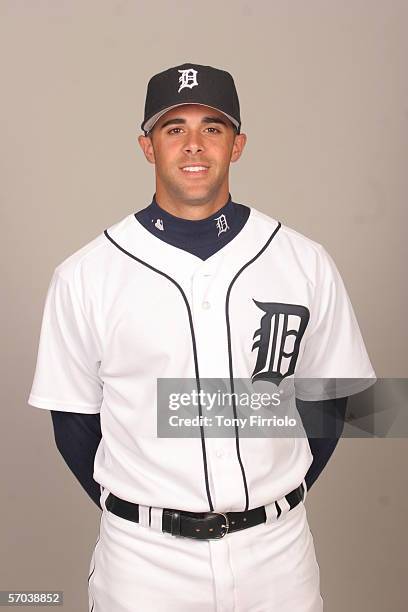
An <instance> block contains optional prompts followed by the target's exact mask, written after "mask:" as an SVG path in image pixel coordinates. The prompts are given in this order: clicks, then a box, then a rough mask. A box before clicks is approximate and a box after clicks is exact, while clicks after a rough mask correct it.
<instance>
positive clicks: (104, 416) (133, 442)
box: [29, 63, 375, 612]
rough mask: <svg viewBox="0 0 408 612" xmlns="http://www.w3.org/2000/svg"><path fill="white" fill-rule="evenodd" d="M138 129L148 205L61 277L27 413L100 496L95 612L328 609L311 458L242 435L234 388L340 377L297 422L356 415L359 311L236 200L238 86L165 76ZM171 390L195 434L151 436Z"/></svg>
mask: <svg viewBox="0 0 408 612" xmlns="http://www.w3.org/2000/svg"><path fill="white" fill-rule="evenodd" d="M142 130H144V132H145V133H144V135H142V136H140V137H139V144H140V146H141V148H142V150H143V153H144V155H145V157H146V159H147V161H148V162H149V163H151V164H153V165H154V168H155V179H156V190H155V194H154V197H153V200H152V202H151V204H150V205H149V206H148V207H146V208H144V209H142V210H141V211H139V212H137V213H135V214H131V215H128V216H126V217H125V218H123V219H122V220H120V221H119V222H117V223H115V224H114V225H113V226H112V227H110V228H108V229H107V230H105V231H104V232H103V233H101V234H100V235H99V236H97V237H96V238H95V239H94V240H93V241H91V242H90V243H88V244H87V245H85V246H84V247H83V248H82V249H80V250H79V251H77V252H76V253H74V254H73V255H71V256H70V257H68V258H67V259H66V260H65V261H63V262H62V263H61V264H60V265H59V266H57V268H56V269H55V272H54V275H53V278H52V280H51V283H50V287H49V290H48V294H47V300H46V304H45V308H44V315H43V323H42V329H41V338H40V345H39V351H38V358H37V366H36V371H35V377H34V381H33V387H32V389H31V393H30V397H29V403H30V404H31V405H32V406H37V407H39V408H46V409H49V410H51V411H52V415H53V422H54V427H55V432H56V440H57V444H59V448H60V450H61V452H62V453H63V454H64V456H66V457H67V458H68V459H67V462H68V464H69V465H70V467H71V469H73V471H74V473H76V474H77V475H78V478H79V479H80V481H81V483H82V484H83V486H84V487H85V488H86V489H87V490H88V491H89V492H90V494H92V496H93V498H94V499H95V497H96V495H95V491H93V492H92V491H91V487H92V482H96V483H98V486H100V491H98V496H99V493H100V499H99V502H100V504H101V508H102V516H101V526H100V534H99V538H98V541H97V543H96V546H95V550H94V553H93V555H92V559H91V566H90V570H91V571H90V576H89V609H90V610H91V611H92V612H131V611H134V610H135V609H138V610H144V611H154V612H162V611H169V610H171V611H172V612H173V611H174V612H185V611H187V610H188V611H189V612H190V611H191V610H192V609H194V610H196V611H203V612H204V611H205V612H210V611H214V612H215V611H216V610H217V612H219V611H221V610H222V611H226V612H227V611H228V612H232V611H234V612H251V611H252V612H255V611H262V612H263V611H265V612H266V611H271V612H272V611H273V612H274V611H279V612H294V611H296V612H318V611H321V610H322V609H323V607H322V606H323V602H322V598H321V595H320V585H319V581H320V580H319V567H318V564H317V561H316V556H315V550H314V544H313V538H312V535H311V533H310V529H309V526H308V522H307V516H306V510H305V505H304V501H305V498H306V491H307V483H306V479H305V477H306V475H307V474H308V473H309V470H310V468H311V466H312V462H313V455H312V452H311V445H309V443H308V440H307V437H305V436H303V437H302V436H297V437H290V436H284V437H279V436H274V435H272V434H271V433H270V430H268V434H266V435H265V431H264V430H263V431H262V433H260V434H259V435H258V436H257V435H255V436H252V437H251V436H245V435H243V434H242V432H241V433H240V431H239V427H238V425H237V422H238V414H241V415H242V409H241V407H240V406H239V405H238V404H237V400H236V395H237V393H236V391H237V390H238V388H239V381H242V380H243V381H246V383H247V384H248V381H249V386H250V387H251V386H252V387H253V389H254V390H255V389H256V388H258V386H259V384H261V385H262V388H263V389H265V388H266V387H268V388H269V389H271V391H272V389H274V390H276V389H280V390H281V391H282V389H283V388H285V385H286V383H287V382H288V381H291V380H293V379H294V377H297V378H298V379H299V381H300V382H301V381H302V380H304V381H308V380H320V381H333V380H336V382H337V381H342V382H340V383H339V384H336V385H335V386H334V387H333V386H330V385H326V384H324V385H323V387H324V388H323V390H322V389H320V388H317V387H319V385H317V387H316V386H313V385H312V386H311V387H308V386H307V385H303V386H302V385H299V386H298V387H297V391H296V396H297V407H298V408H299V410H300V412H303V416H306V417H307V407H308V406H309V407H310V405H311V404H312V403H313V402H324V403H325V406H328V407H329V409H330V410H332V411H333V413H334V414H336V413H337V414H338V415H340V417H341V418H342V417H344V408H345V399H344V398H346V397H347V396H348V395H350V394H352V393H358V392H359V391H362V390H364V389H365V388H367V387H368V386H369V385H370V384H373V382H374V381H375V373H374V371H373V368H372V366H371V363H370V360H369V358H368V355H367V352H366V349H365V346H364V342H363V339H362V337H361V333H360V330H359V327H358V323H357V321H356V318H355V315H354V312H353V309H352V306H351V303H350V300H349V298H348V296H347V292H346V290H345V287H344V284H343V282H342V280H341V278H340V275H339V273H338V271H337V269H336V267H335V264H334V262H333V261H332V259H331V258H330V256H329V255H328V254H327V252H326V251H325V249H324V248H323V247H322V246H321V245H319V244H317V243H315V242H314V241H312V240H310V239H308V238H306V237H305V236H302V235H301V234H299V233H298V232H295V231H294V230H292V229H290V228H288V227H286V226H284V225H283V224H282V223H280V222H278V221H276V220H275V219H273V218H272V217H268V216H267V215H265V214H263V213H261V212H260V211H258V210H256V209H254V208H253V207H250V206H246V205H243V204H238V203H235V202H233V201H232V198H231V194H230V191H229V167H230V164H231V163H235V162H236V161H238V160H239V158H240V156H241V155H242V152H243V150H244V148H245V144H246V140H247V137H246V135H245V134H243V133H241V119H240V108H239V102H238V96H237V92H236V88H235V84H234V81H233V79H232V77H231V75H230V74H229V73H227V72H225V71H223V70H218V69H215V68H212V67H210V66H201V65H197V64H191V63H189V64H183V65H181V66H176V67H173V68H170V69H168V70H165V71H163V72H161V73H159V74H157V75H155V76H154V77H152V78H151V79H150V81H149V84H148V90H147V96H146V104H145V117H144V121H143V123H142ZM178 380H181V381H185V382H186V383H187V382H188V381H193V386H194V387H195V389H192V391H191V397H193V391H195V392H196V395H194V397H195V398H196V399H197V398H198V403H197V404H194V408H193V411H192V413H191V414H192V415H194V416H196V417H197V418H198V417H199V420H198V423H199V425H198V427H197V432H196V435H184V437H182V436H180V437H174V436H173V437H172V436H167V437H165V436H159V435H158V431H159V429H160V426H161V425H162V421H163V413H162V412H160V410H159V404H160V397H161V390H162V389H163V387H161V386H160V384H161V383H162V382H163V381H164V383H166V384H167V383H168V384H170V383H172V382H174V381H176V382H177V381H178ZM208 380H211V381H214V384H216V381H223V383H224V384H225V385H226V386H227V387H228V389H227V390H228V391H230V392H231V398H232V404H231V406H228V407H226V408H225V411H226V412H225V414H228V415H229V416H230V417H231V421H233V422H234V427H233V429H232V434H231V435H224V436H212V435H211V431H210V428H209V427H208V426H206V424H205V423H204V424H203V421H202V418H203V417H204V416H205V415H208V411H207V408H206V406H205V403H204V400H205V397H206V396H205V395H204V396H203V395H202V394H201V393H202V391H203V389H207V387H206V381H208ZM169 381H170V383H169ZM167 389H168V388H167ZM326 402H327V403H326ZM191 406H193V402H191ZM305 407H306V410H305ZM269 409H270V407H269V408H268V410H269ZM268 410H267V412H268ZM249 413H250V411H247V414H249ZM268 414H271V412H268ZM280 414H281V416H282V413H280ZM96 416H100V421H98V422H96V421H95V420H91V419H93V417H96ZM88 417H89V418H88ZM73 423H74V424H73ZM64 431H65V435H64ZM67 431H68V432H70V433H69V435H67V433H66V432H67ZM61 432H62V433H61ZM72 432H76V433H75V434H74V435H72ZM76 434H78V435H76ZM330 439H336V436H334V437H332V438H330ZM78 440H88V442H89V443H88V442H86V443H85V445H82V446H83V448H82V451H81V452H79V453H77V448H78V444H79V442H78ZM332 448H334V445H332ZM70 449H71V451H70ZM72 449H74V451H73V450H72ZM84 450H85V452H84ZM87 450H89V452H88V454H87V453H86V451H87ZM95 453H96V454H95ZM323 454H324V453H323ZM94 455H95V457H94ZM328 456H330V451H329V452H326V458H325V459H324V460H323V462H321V466H320V469H322V465H324V463H325V461H327V458H328ZM93 461H94V473H93V474H92V475H91V474H90V468H89V466H90V465H92V464H93ZM86 465H87V466H88V468H87V469H88V472H86V467H84V466H86Z"/></svg>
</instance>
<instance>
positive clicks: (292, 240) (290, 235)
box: [251, 207, 325, 255]
mask: <svg viewBox="0 0 408 612" xmlns="http://www.w3.org/2000/svg"><path fill="white" fill-rule="evenodd" d="M251 211H252V216H253V217H254V220H255V222H258V223H260V224H264V225H269V226H270V229H271V230H272V231H274V230H275V229H276V228H277V227H278V225H279V224H280V227H279V230H278V232H277V236H279V239H280V241H281V242H284V243H286V244H287V245H291V246H292V247H293V248H296V249H298V250H303V251H304V252H310V253H314V254H315V255H323V254H324V253H325V248H324V247H323V245H322V244H320V243H319V242H317V241H316V240H313V239H312V238H309V237H308V236H306V235H305V234H302V233H301V232H299V231H297V230H295V229H294V228H292V227H289V226H288V225H286V224H285V223H283V222H282V221H280V220H278V219H275V218H274V217H272V216H270V215H268V214H266V213H264V212H261V211H260V210H258V209H257V208H254V207H251Z"/></svg>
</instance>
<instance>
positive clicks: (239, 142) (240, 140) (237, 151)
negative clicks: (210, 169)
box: [231, 134, 247, 163]
mask: <svg viewBox="0 0 408 612" xmlns="http://www.w3.org/2000/svg"><path fill="white" fill-rule="evenodd" d="M246 141H247V136H246V134H237V135H236V136H235V139H234V145H233V147H232V153H231V162H232V163H233V162H236V161H238V159H239V158H240V157H241V155H242V151H243V150H244V147H245V144H246Z"/></svg>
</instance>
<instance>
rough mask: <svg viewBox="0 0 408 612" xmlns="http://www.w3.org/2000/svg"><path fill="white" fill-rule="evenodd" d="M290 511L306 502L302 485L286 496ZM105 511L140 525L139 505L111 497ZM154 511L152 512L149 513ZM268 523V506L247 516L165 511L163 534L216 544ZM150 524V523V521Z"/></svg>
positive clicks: (278, 507)
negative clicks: (222, 539) (244, 530)
mask: <svg viewBox="0 0 408 612" xmlns="http://www.w3.org/2000/svg"><path fill="white" fill-rule="evenodd" d="M285 498H286V500H287V502H288V504H289V506H290V509H291V510H292V508H294V507H295V506H297V505H298V504H299V503H300V502H301V501H303V499H304V487H303V483H302V484H301V485H299V486H298V487H297V488H296V489H294V490H293V491H291V492H290V493H288V494H287V495H285ZM274 503H275V506H276V510H277V517H278V518H279V516H280V514H281V512H282V510H281V508H280V506H279V504H278V502H274ZM105 507H106V509H107V510H109V512H113V514H116V515H117V516H120V517H121V518H124V519H127V520H128V521H133V522H134V523H138V522H139V505H138V504H134V503H132V502H128V501H125V500H123V499H120V498H119V497H116V495H114V494H113V493H109V495H108V497H107V498H106V501H105ZM150 510H151V509H150ZM265 521H266V512H265V506H259V508H252V509H251V510H247V511H246V512H188V511H186V510H171V509H169V508H164V510H163V517H162V530H163V531H165V532H166V533H171V535H174V536H183V537H185V538H194V539H196V540H216V539H219V538H223V537H224V536H225V535H226V534H227V533H231V532H233V531H239V530H240V529H247V528H248V527H254V526H255V525H259V524H260V523H264V522H265ZM149 524H150V521H149Z"/></svg>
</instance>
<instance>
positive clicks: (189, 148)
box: [184, 142, 204, 155]
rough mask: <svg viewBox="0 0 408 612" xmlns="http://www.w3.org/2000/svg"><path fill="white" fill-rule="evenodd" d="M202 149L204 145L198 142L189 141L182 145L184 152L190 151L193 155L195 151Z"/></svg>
mask: <svg viewBox="0 0 408 612" xmlns="http://www.w3.org/2000/svg"><path fill="white" fill-rule="evenodd" d="M203 150H204V147H203V146H202V145H201V144H198V143H195V142H189V143H188V144H186V145H185V147H184V151H185V152H186V153H192V154H193V155H195V154H196V153H199V152H200V151H203Z"/></svg>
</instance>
